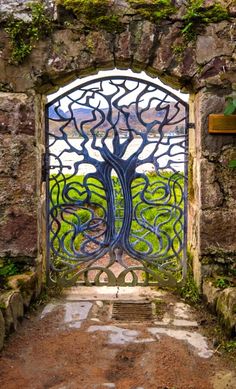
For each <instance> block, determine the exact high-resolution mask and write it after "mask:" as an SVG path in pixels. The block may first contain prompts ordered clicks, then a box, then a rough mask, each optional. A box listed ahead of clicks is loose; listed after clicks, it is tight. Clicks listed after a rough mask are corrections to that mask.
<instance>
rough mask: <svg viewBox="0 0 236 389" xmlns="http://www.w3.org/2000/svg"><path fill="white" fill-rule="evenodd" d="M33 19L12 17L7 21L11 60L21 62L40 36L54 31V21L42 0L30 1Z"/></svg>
mask: <svg viewBox="0 0 236 389" xmlns="http://www.w3.org/2000/svg"><path fill="white" fill-rule="evenodd" d="M29 7H30V16H31V21H29V22H25V21H23V20H15V19H14V18H13V17H10V18H9V19H8V21H7V25H6V28H5V30H6V32H7V33H8V35H9V37H10V41H11V46H12V52H11V61H12V62H14V63H16V64H20V63H22V62H23V61H24V59H25V58H26V57H27V56H28V55H29V54H30V53H31V51H32V49H33V47H34V44H35V42H36V41H38V40H39V39H40V38H43V37H45V36H47V35H48V34H49V33H50V32H51V31H52V21H51V19H50V17H49V15H48V14H47V11H46V9H45V6H44V4H43V3H42V2H38V3H32V4H31V3H29Z"/></svg>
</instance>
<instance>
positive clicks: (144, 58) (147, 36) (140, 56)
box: [134, 21, 157, 67]
mask: <svg viewBox="0 0 236 389" xmlns="http://www.w3.org/2000/svg"><path fill="white" fill-rule="evenodd" d="M156 30H157V28H156V26H155V25H154V24H153V23H150V22H149V21H145V22H142V23H141V24H140V27H139V29H138V30H137V31H136V34H135V38H136V39H135V45H136V50H135V53H134V62H137V63H138V64H141V66H142V67H145V65H146V64H148V62H149V60H150V56H151V53H152V48H153V44H154V41H155V38H156V33H157V31H156Z"/></svg>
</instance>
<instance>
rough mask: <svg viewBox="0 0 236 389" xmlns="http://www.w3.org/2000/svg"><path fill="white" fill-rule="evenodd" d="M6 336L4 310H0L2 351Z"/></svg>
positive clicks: (0, 346)
mask: <svg viewBox="0 0 236 389" xmlns="http://www.w3.org/2000/svg"><path fill="white" fill-rule="evenodd" d="M4 338H5V321H4V318H3V315H2V312H1V310H0V351H1V349H2V348H3V343H4Z"/></svg>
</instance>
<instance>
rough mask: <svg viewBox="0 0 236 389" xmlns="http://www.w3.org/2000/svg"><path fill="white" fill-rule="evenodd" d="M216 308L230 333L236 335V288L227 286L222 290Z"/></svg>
mask: <svg viewBox="0 0 236 389" xmlns="http://www.w3.org/2000/svg"><path fill="white" fill-rule="evenodd" d="M216 310H217V313H218V315H219V316H220V318H221V322H222V324H223V325H224V327H225V328H226V330H227V332H228V335H233V336H234V335H236V288H226V289H224V290H223V291H222V293H221V294H220V296H219V298H218V300H217V305H216Z"/></svg>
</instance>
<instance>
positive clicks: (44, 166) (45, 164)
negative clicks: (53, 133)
mask: <svg viewBox="0 0 236 389" xmlns="http://www.w3.org/2000/svg"><path fill="white" fill-rule="evenodd" d="M47 174H48V155H47V153H44V154H43V155H42V182H45V181H46V180H47Z"/></svg>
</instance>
